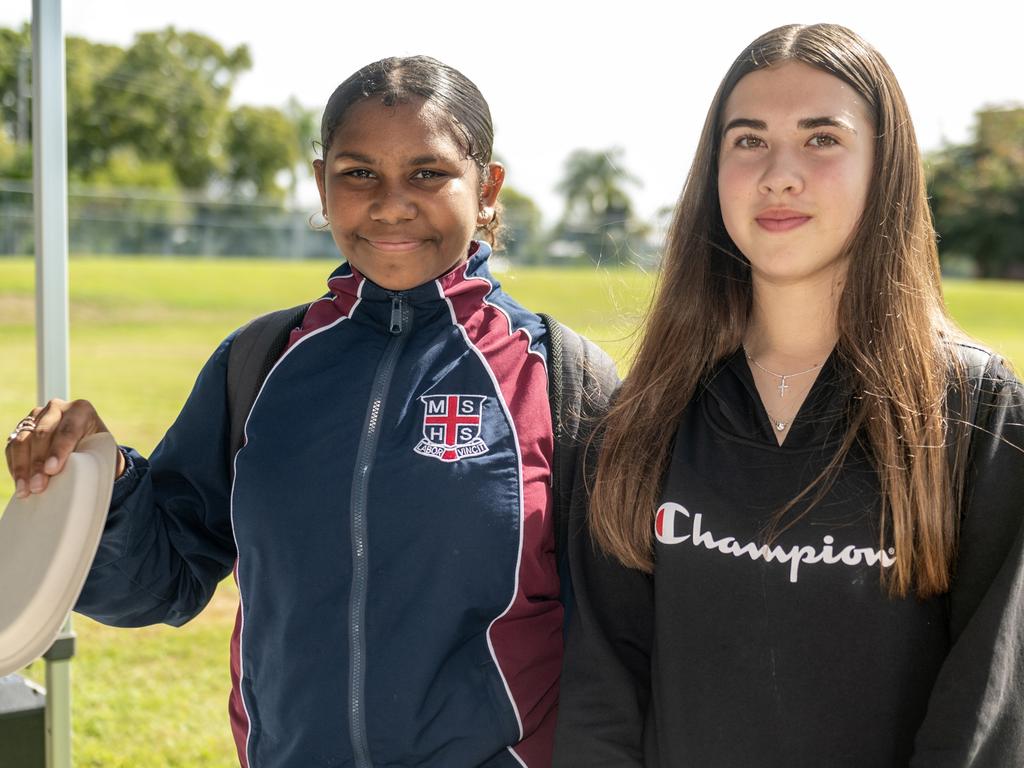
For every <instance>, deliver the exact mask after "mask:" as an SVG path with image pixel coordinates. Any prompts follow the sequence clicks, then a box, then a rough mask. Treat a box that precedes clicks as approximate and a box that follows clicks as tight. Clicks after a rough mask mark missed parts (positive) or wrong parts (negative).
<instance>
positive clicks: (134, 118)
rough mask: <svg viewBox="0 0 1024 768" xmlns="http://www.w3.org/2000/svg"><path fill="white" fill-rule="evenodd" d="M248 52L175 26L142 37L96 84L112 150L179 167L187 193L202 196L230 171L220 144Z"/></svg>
mask: <svg viewBox="0 0 1024 768" xmlns="http://www.w3.org/2000/svg"><path fill="white" fill-rule="evenodd" d="M251 65H252V61H251V59H250V57H249V49H248V48H247V47H246V46H244V45H240V46H238V47H237V48H235V49H233V50H225V49H224V48H223V47H222V46H221V45H220V44H219V43H218V42H216V41H215V40H212V39H211V38H209V37H206V36H205V35H200V34H198V33H195V32H178V31H177V30H176V29H174V27H168V28H166V29H164V30H161V31H159V32H142V33H139V34H138V35H136V36H135V41H134V42H133V43H132V45H131V47H130V48H128V50H127V51H125V52H124V55H123V56H122V57H121V59H120V60H119V61H118V63H117V66H115V67H114V68H113V69H112V70H111V71H110V72H108V73H106V75H105V76H104V77H102V78H101V79H100V80H99V81H98V82H97V83H96V84H95V93H96V99H95V102H96V103H97V104H98V105H101V106H102V112H103V116H104V119H105V120H106V121H107V131H108V133H107V138H108V143H107V144H106V146H109V147H111V148H112V147H115V146H120V145H128V146H132V147H135V148H136V150H137V151H138V152H140V155H142V154H144V155H146V156H148V158H150V159H153V160H156V161H161V160H166V161H167V162H169V163H170V164H171V167H173V168H174V172H175V175H176V176H177V177H178V181H179V182H180V183H181V185H182V186H184V187H186V188H189V189H201V188H203V187H204V186H206V185H207V184H209V183H210V182H211V181H213V180H214V179H215V178H216V177H217V176H219V175H221V174H222V173H223V172H224V171H225V170H226V166H227V159H226V158H225V157H224V152H223V148H222V146H221V143H220V139H221V136H222V135H223V132H224V127H225V121H226V119H227V116H228V100H229V99H230V97H231V89H232V87H233V86H234V82H235V79H236V78H237V77H238V75H239V74H241V73H242V72H244V71H245V70H247V69H248V68H249V67H250V66H251Z"/></svg>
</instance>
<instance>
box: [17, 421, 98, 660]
mask: <svg viewBox="0 0 1024 768" xmlns="http://www.w3.org/2000/svg"><path fill="white" fill-rule="evenodd" d="M116 466H117V445H116V443H115V442H114V438H113V437H112V436H111V435H110V433H108V432H101V433H99V434H96V435H90V436H89V437H87V438H85V439H84V440H83V441H82V442H81V443H79V444H78V447H77V448H76V449H75V452H74V453H72V454H71V455H70V456H69V457H68V461H67V464H65V466H64V470H63V471H62V472H61V473H60V474H58V475H55V476H54V477H51V478H50V482H49V484H48V485H47V487H46V490H45V491H44V492H43V493H39V494H32V495H31V496H29V497H28V498H25V499H19V498H16V497H12V498H11V500H10V502H9V503H8V504H7V509H6V510H5V511H4V514H3V517H0V677H3V676H5V675H9V674H11V673H12V672H16V671H17V670H19V669H21V668H22V667H24V666H25V665H26V664H29V663H30V662H32V661H34V660H35V659H37V658H39V657H40V656H42V655H43V654H44V653H46V651H47V649H49V647H50V645H52V644H53V641H54V640H55V639H56V638H57V635H58V634H59V633H60V629H61V626H62V625H63V624H64V619H65V617H66V616H67V615H68V612H69V611H70V610H71V608H72V606H74V604H75V601H76V600H77V599H78V595H79V593H80V592H81V591H82V586H83V585H84V584H85V578H86V576H87V575H88V573H89V568H90V566H91V565H92V561H93V558H94V557H95V556H96V549H97V547H99V543H100V536H101V535H102V534H103V526H104V523H105V522H106V519H107V509H108V507H109V506H110V495H111V492H112V490H113V487H114V471H115V468H116Z"/></svg>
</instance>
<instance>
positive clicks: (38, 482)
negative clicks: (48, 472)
mask: <svg viewBox="0 0 1024 768" xmlns="http://www.w3.org/2000/svg"><path fill="white" fill-rule="evenodd" d="M44 481H45V478H44V477H43V476H42V475H39V474H35V475H32V478H31V479H30V480H29V481H28V487H29V490H30V491H32V493H39V492H40V491H41V490H43V482H44Z"/></svg>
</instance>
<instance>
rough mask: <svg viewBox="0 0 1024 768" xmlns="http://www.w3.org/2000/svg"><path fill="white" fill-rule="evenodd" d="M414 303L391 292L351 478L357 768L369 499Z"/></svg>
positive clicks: (352, 705)
mask: <svg viewBox="0 0 1024 768" xmlns="http://www.w3.org/2000/svg"><path fill="white" fill-rule="evenodd" d="M411 311H412V310H411V307H409V305H408V304H407V303H406V300H405V297H404V296H402V295H401V294H392V296H391V319H390V322H389V323H388V332H389V333H390V334H391V338H390V339H389V340H388V343H387V346H385V348H384V354H383V355H382V357H381V359H380V362H379V363H378V364H377V371H376V373H375V374H374V378H373V386H372V388H371V390H370V407H369V409H368V410H367V412H366V421H365V422H364V423H363V433H362V437H361V438H360V441H359V450H358V452H357V454H356V470H355V477H354V478H353V482H352V504H351V507H352V590H351V593H350V595H349V732H350V735H351V739H352V754H353V757H354V758H355V763H354V765H355V766H357V768H372V766H373V763H372V762H371V761H370V746H369V739H368V737H367V733H366V712H365V709H364V704H365V686H366V636H365V632H364V630H365V627H364V624H365V620H366V593H367V587H368V584H367V582H368V574H369V545H368V542H367V519H366V517H367V509H366V499H367V494H368V491H369V485H370V471H371V469H372V468H373V459H374V456H375V455H376V452H377V440H378V437H379V434H380V417H381V411H382V410H383V408H384V402H385V400H386V399H387V395H388V390H389V389H390V388H391V378H392V375H393V374H394V371H395V364H396V363H397V362H398V357H399V355H400V354H401V352H402V348H403V347H404V346H405V342H406V339H407V338H408V330H409V327H410V325H411V322H410V321H411V317H410V314H411Z"/></svg>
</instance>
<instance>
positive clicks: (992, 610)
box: [911, 360, 1024, 768]
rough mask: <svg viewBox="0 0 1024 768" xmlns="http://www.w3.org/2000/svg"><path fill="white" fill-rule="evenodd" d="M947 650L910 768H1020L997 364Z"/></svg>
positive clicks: (1007, 413)
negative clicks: (949, 644)
mask: <svg viewBox="0 0 1024 768" xmlns="http://www.w3.org/2000/svg"><path fill="white" fill-rule="evenodd" d="M981 387H982V388H981V399H980V403H979V409H978V420H977V426H976V428H975V430H974V436H973V438H972V439H973V445H972V448H971V462H970V464H969V466H968V475H967V481H968V490H967V492H968V496H967V503H966V505H965V507H964V513H963V517H962V520H961V533H960V548H959V553H958V557H957V567H956V573H955V574H954V581H953V586H952V589H951V591H950V595H949V611H950V612H949V616H950V620H949V623H950V643H951V648H950V652H949V655H948V656H947V658H946V661H945V663H944V664H943V666H942V668H941V670H940V671H939V676H938V678H937V680H936V683H935V687H934V689H933V691H932V695H931V699H930V701H929V704H928V713H927V715H926V717H925V720H924V723H923V724H922V726H921V728H920V730H919V731H918V734H917V739H916V744H915V753H914V758H913V760H912V762H911V766H913V768H925V767H926V766H927V768H1005V766H1010V765H1022V766H1024V387H1022V386H1021V384H1020V382H1019V381H1017V380H1015V379H1014V378H1013V376H1012V375H1011V374H1010V373H1009V372H1008V371H1007V370H1006V369H1005V368H1004V367H1003V366H1002V365H1001V364H1000V363H999V362H998V361H997V360H993V361H990V363H989V365H988V368H987V370H986V374H985V376H984V378H983V380H982V383H981Z"/></svg>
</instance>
